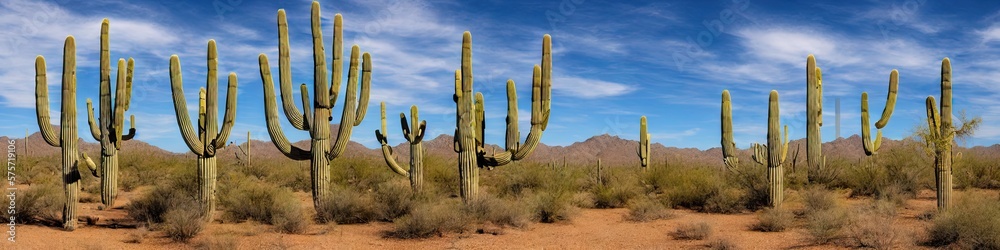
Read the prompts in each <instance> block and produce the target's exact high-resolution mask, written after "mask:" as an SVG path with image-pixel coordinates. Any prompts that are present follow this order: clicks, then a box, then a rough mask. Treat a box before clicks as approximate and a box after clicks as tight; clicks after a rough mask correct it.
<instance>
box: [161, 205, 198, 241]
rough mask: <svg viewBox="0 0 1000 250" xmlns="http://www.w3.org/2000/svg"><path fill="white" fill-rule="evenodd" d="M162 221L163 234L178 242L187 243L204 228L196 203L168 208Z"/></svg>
mask: <svg viewBox="0 0 1000 250" xmlns="http://www.w3.org/2000/svg"><path fill="white" fill-rule="evenodd" d="M163 220H164V221H163V224H162V226H163V232H164V233H166V234H167V236H168V237H170V239H171V240H174V241H178V242H188V240H191V238H194V236H195V235H198V233H200V232H201V230H202V229H204V226H205V218H204V215H203V214H202V213H201V205H200V204H198V203H197V202H185V203H181V204H179V205H178V206H176V207H172V208H170V209H169V210H168V211H167V213H166V214H164V215H163Z"/></svg>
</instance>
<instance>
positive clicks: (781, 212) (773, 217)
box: [751, 208, 795, 232]
mask: <svg viewBox="0 0 1000 250" xmlns="http://www.w3.org/2000/svg"><path fill="white" fill-rule="evenodd" d="M794 221H795V215H794V214H792V212H790V211H788V210H785V209H781V208H765V209H764V210H763V211H761V212H760V213H758V214H757V223H756V224H753V226H751V228H752V229H753V230H757V231H761V232H782V231H785V229H788V228H790V227H791V226H792V222H794Z"/></svg>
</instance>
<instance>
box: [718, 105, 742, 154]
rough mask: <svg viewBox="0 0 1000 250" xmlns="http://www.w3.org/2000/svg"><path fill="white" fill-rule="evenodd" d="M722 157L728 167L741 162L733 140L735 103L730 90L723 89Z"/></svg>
mask: <svg viewBox="0 0 1000 250" xmlns="http://www.w3.org/2000/svg"><path fill="white" fill-rule="evenodd" d="M720 116H721V117H720V119H721V120H722V159H723V162H725V163H726V167H728V168H730V169H734V168H736V167H737V166H739V164H740V159H739V158H737V157H736V142H734V141H733V104H732V100H731V98H730V96H729V90H723V91H722V114H721V115H720Z"/></svg>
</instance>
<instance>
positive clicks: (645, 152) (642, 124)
mask: <svg viewBox="0 0 1000 250" xmlns="http://www.w3.org/2000/svg"><path fill="white" fill-rule="evenodd" d="M647 131H648V130H646V116H642V117H641V118H639V148H638V149H636V154H638V155H639V161H640V162H641V164H642V170H643V171H645V170H646V166H648V165H649V148H650V147H649V138H650V137H651V136H650V135H649V133H648V132H647Z"/></svg>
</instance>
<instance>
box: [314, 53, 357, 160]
mask: <svg viewBox="0 0 1000 250" xmlns="http://www.w3.org/2000/svg"><path fill="white" fill-rule="evenodd" d="M360 51H361V49H360V48H359V47H358V46H357V45H354V46H353V47H351V66H350V72H348V73H347V74H348V76H347V89H346V91H347V95H346V96H344V112H343V114H342V115H341V116H340V127H339V129H338V130H337V138H336V139H334V142H335V143H333V145H330V149H329V151H328V152H327V156H326V157H327V158H328V159H330V160H333V159H336V158H337V157H338V156H340V154H341V153H343V152H344V150H345V149H347V142H348V141H350V140H351V130H352V129H353V128H354V124H355V123H356V122H357V120H356V119H358V118H356V117H354V116H355V115H356V114H357V113H355V111H356V110H355V108H358V109H360V108H359V107H357V106H356V105H358V103H357V101H356V100H357V92H358V63H359V62H358V56H359V54H361V53H360ZM362 87H365V86H362ZM365 93H367V92H366V91H365ZM323 99H325V98H320V97H319V96H317V100H323ZM365 99H366V100H367V98H365ZM365 105H367V104H365ZM330 136H332V134H331V135H330ZM330 139H333V138H330Z"/></svg>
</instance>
